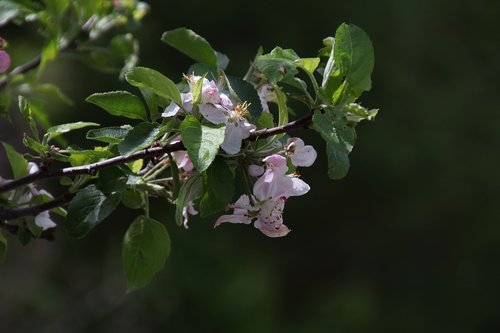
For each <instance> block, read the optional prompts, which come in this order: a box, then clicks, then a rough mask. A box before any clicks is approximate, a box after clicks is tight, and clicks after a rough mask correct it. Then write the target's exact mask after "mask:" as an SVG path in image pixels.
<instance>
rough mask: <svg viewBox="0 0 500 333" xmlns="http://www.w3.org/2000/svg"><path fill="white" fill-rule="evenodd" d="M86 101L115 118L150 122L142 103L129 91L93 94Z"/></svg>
mask: <svg viewBox="0 0 500 333" xmlns="http://www.w3.org/2000/svg"><path fill="white" fill-rule="evenodd" d="M85 101H87V102H89V103H92V104H95V105H97V106H99V107H101V108H103V109H104V110H106V111H107V112H108V113H109V114H112V115H113V116H121V117H126V118H130V119H141V120H148V116H147V114H146V108H145V107H144V104H143V103H142V101H141V100H140V99H139V98H138V97H137V96H135V95H133V94H131V93H129V92H128V91H110V92H105V93H96V94H92V95H90V96H89V97H87V98H86V99H85Z"/></svg>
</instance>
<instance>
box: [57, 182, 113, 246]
mask: <svg viewBox="0 0 500 333" xmlns="http://www.w3.org/2000/svg"><path fill="white" fill-rule="evenodd" d="M120 199H121V198H120V194H119V193H115V194H112V195H110V196H109V197H108V198H106V196H105V195H104V194H103V193H102V192H101V191H99V190H98V189H97V188H96V187H95V185H89V186H87V187H86V188H84V189H83V190H80V191H78V193H77V194H76V195H75V197H74V198H73V200H71V203H70V204H69V207H68V217H67V220H66V228H67V230H68V234H69V235H70V236H72V237H76V238H82V237H84V236H85V235H87V233H88V232H89V231H90V230H92V229H93V228H94V227H95V226H96V225H97V224H99V223H100V222H101V221H102V220H104V219H105V218H106V217H108V216H109V215H110V214H111V213H112V212H113V210H114V209H115V208H116V206H117V205H118V204H119V203H120Z"/></svg>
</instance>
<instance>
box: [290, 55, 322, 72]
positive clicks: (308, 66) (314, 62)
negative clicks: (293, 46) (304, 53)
mask: <svg viewBox="0 0 500 333" xmlns="http://www.w3.org/2000/svg"><path fill="white" fill-rule="evenodd" d="M319 61H320V59H319V58H301V59H299V60H296V61H295V63H296V64H297V66H298V67H300V68H302V69H304V70H305V71H308V72H309V73H311V74H312V73H314V71H315V70H316V68H317V67H318V65H319Z"/></svg>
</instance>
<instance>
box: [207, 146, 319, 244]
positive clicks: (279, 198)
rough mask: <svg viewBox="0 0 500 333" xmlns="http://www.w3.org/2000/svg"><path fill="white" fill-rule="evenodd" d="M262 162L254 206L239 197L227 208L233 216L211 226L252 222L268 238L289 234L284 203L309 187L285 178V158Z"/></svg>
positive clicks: (254, 190)
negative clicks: (262, 169) (263, 170)
mask: <svg viewBox="0 0 500 333" xmlns="http://www.w3.org/2000/svg"><path fill="white" fill-rule="evenodd" d="M263 161H264V162H265V167H266V170H265V172H264V174H263V175H262V176H261V177H260V178H259V179H258V180H257V181H256V182H255V185H254V187H253V195H254V197H253V199H254V200H253V201H254V204H253V205H251V204H250V198H249V197H248V196H247V195H242V196H241V197H240V198H239V199H238V201H236V202H235V203H234V204H232V205H230V206H229V207H228V208H232V209H233V214H229V215H222V216H221V217H219V219H217V221H216V223H215V226H218V225H220V224H221V223H225V222H230V223H243V224H250V223H251V222H252V221H253V220H255V223H254V226H255V227H256V228H257V229H259V230H260V231H261V232H262V233H263V234H264V235H266V236H268V237H282V236H285V235H287V234H288V233H289V232H290V229H288V227H287V226H286V225H284V224H283V210H284V208H285V202H286V200H287V199H288V198H289V197H291V196H299V195H303V194H306V193H307V192H308V191H309V189H310V187H309V185H307V184H306V183H305V182H304V181H302V180H300V179H298V178H297V177H295V176H294V175H286V172H287V170H288V167H287V165H286V157H283V156H281V155H277V154H274V155H271V156H268V157H266V158H265V159H264V160H263ZM254 167H258V166H254ZM254 169H255V168H254Z"/></svg>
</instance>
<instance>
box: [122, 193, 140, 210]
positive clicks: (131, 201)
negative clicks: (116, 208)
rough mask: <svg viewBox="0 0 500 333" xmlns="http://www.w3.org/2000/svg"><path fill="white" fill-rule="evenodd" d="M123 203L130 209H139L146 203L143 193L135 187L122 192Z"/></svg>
mask: <svg viewBox="0 0 500 333" xmlns="http://www.w3.org/2000/svg"><path fill="white" fill-rule="evenodd" d="M122 203H123V205H124V206H125V207H127V208H130V209H139V208H142V207H143V205H144V204H145V202H144V199H143V196H142V193H141V192H139V191H136V190H134V189H127V190H125V191H124V192H123V193H122Z"/></svg>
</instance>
